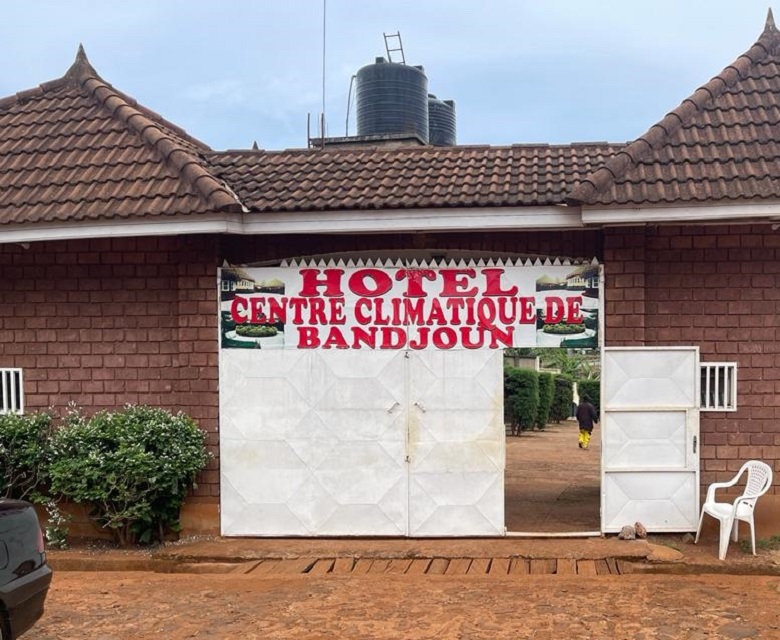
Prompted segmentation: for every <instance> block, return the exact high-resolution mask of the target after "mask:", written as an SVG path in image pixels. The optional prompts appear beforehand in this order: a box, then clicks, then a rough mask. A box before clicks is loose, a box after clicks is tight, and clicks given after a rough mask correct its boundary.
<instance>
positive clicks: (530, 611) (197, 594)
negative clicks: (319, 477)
mask: <svg viewBox="0 0 780 640" xmlns="http://www.w3.org/2000/svg"><path fill="white" fill-rule="evenodd" d="M71 638H73V639H80V640H98V639H100V640H115V639H125V638H128V639H129V638H133V639H144V638H166V639H170V640H179V639H182V640H183V639H185V638H211V639H233V638H242V639H249V640H251V639H261V638H262V639H264V640H271V639H280V640H282V639H293V638H294V639H296V640H298V639H302V638H303V639H309V638H311V639H320V638H322V639H325V638H329V639H330V638H338V639H339V640H349V639H352V638H355V639H357V638H360V639H362V638H366V639H379V640H382V639H388V640H389V639H392V640H399V639H400V640H404V639H408V640H421V639H428V638H431V639H433V638H437V639H439V640H450V639H452V640H455V639H458V640H475V639H481V638H485V639H487V638H489V639H491V640H504V639H507V640H508V639H510V638H511V639H512V640H518V639H534V640H558V639H561V638H565V639H567V640H576V639H580V638H583V639H584V638H588V639H602V638H603V639H604V640H607V639H610V640H651V639H652V640H719V639H730V640H737V639H740V638H765V639H769V640H771V639H773V638H775V639H776V638H780V578H779V577H767V576H759V577H756V576H713V575H705V576H674V575H673V576H658V575H626V576H597V577H587V576H534V575H525V576H519V577H516V578H515V577H512V576H507V577H504V578H499V579H496V578H490V577H483V576H473V577H472V576H446V575H444V576H430V575H424V576H410V575H398V576H395V575H387V574H384V575H382V574H380V575H371V574H367V575H362V576H336V575H326V576H314V575H304V576H293V577H272V578H271V577H263V576H257V577H255V576H253V575H252V574H249V575H232V574H231V575H182V574H157V573H141V572H136V573H110V572H109V573H89V572H82V573H80V572H59V573H57V574H55V577H54V581H53V584H52V588H51V591H50V594H49V598H48V601H47V607H46V613H45V614H44V617H43V619H42V620H41V621H39V623H38V624H37V626H36V627H35V628H33V629H32V630H31V631H30V632H29V633H28V634H27V635H26V636H25V640H63V639H71Z"/></svg>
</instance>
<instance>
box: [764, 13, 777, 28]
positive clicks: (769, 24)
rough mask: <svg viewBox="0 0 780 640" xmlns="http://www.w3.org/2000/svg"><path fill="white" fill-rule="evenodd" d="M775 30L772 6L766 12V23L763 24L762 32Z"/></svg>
mask: <svg viewBox="0 0 780 640" xmlns="http://www.w3.org/2000/svg"><path fill="white" fill-rule="evenodd" d="M773 30H774V31H777V27H776V26H775V17H774V15H772V7H769V11H767V12H766V23H765V24H764V33H766V32H767V31H773Z"/></svg>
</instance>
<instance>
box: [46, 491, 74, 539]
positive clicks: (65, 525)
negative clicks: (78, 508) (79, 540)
mask: <svg viewBox="0 0 780 640" xmlns="http://www.w3.org/2000/svg"><path fill="white" fill-rule="evenodd" d="M43 506H44V507H45V508H46V527H45V528H44V534H45V536H46V545H47V546H48V547H49V548H50V549H67V548H68V531H69V530H70V521H71V520H72V519H73V518H72V517H71V516H69V515H66V514H64V513H62V511H60V507H59V505H58V504H57V501H56V500H54V498H47V499H46V500H45V501H44V503H43Z"/></svg>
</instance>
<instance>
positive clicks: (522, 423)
mask: <svg viewBox="0 0 780 640" xmlns="http://www.w3.org/2000/svg"><path fill="white" fill-rule="evenodd" d="M538 411H539V374H538V373H537V372H536V371H533V370H531V369H516V368H514V367H506V368H505V369H504V419H505V420H506V421H507V422H508V423H509V424H510V425H511V428H512V433H513V434H517V433H518V432H519V431H525V430H527V429H533V427H534V424H535V423H536V415H537V413H538Z"/></svg>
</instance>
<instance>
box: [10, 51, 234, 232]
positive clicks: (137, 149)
mask: <svg viewBox="0 0 780 640" xmlns="http://www.w3.org/2000/svg"><path fill="white" fill-rule="evenodd" d="M0 131H2V136H0V181H1V184H2V189H0V224H6V223H35V222H47V221H64V220H73V221H77V220H89V219H92V220H110V219H113V218H128V217H134V216H161V215H177V214H193V213H203V212H212V211H238V210H241V206H240V203H239V202H238V200H237V198H236V197H235V195H234V194H233V193H232V192H231V191H230V189H229V188H228V187H226V186H225V185H224V184H223V183H222V182H221V181H219V180H218V179H217V178H215V177H214V176H213V175H212V174H211V173H210V172H209V170H208V168H207V167H206V163H205V161H204V154H205V153H206V152H210V149H209V148H208V147H206V146H205V145H204V144H203V143H201V142H199V141H197V140H195V139H194V138H192V137H190V136H188V135H187V134H186V132H184V131H183V130H182V129H180V128H179V127H176V126H174V125H171V124H170V123H169V122H167V121H165V120H164V119H162V118H161V117H160V116H158V115H157V114H155V113H154V112H152V111H150V110H148V109H146V108H144V107H141V106H140V105H138V104H137V103H136V102H135V101H134V100H133V99H132V98H129V97H128V96H126V95H124V94H123V93H121V92H119V91H117V90H116V89H114V88H113V87H111V85H108V84H106V83H105V82H104V81H103V80H102V79H101V78H100V77H99V76H98V75H97V73H96V72H95V70H94V69H93V68H92V66H91V65H90V64H89V62H88V61H87V58H86V56H85V55H84V52H83V49H81V48H80V49H79V54H78V55H77V57H76V62H75V63H74V64H73V66H72V67H71V68H70V69H69V70H68V72H67V73H66V75H65V76H64V77H63V78H61V79H59V80H55V81H52V82H47V83H45V84H43V85H41V86H40V87H36V88H34V89H30V90H28V91H23V92H20V93H17V94H16V95H14V96H10V97H9V98H4V99H2V100H0Z"/></svg>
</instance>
